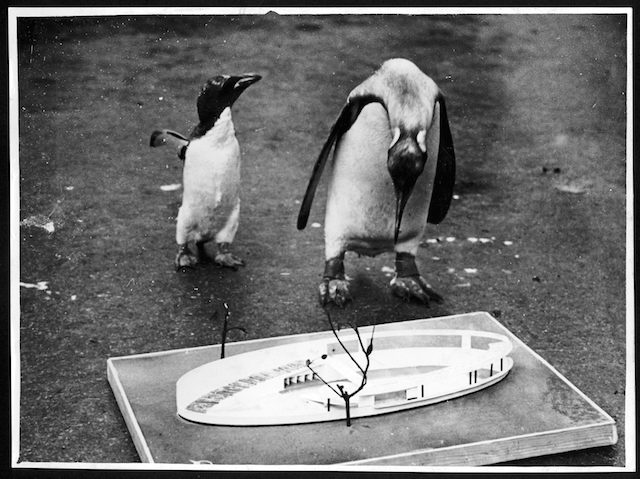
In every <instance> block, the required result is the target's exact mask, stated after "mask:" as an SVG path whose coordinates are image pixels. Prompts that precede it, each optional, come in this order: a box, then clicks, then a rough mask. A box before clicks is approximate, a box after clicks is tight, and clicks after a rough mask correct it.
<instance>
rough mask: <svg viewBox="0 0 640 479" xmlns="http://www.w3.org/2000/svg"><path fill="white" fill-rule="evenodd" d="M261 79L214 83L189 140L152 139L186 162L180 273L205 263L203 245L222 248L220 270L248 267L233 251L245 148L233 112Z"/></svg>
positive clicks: (165, 135) (202, 98)
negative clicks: (234, 104) (242, 158)
mask: <svg viewBox="0 0 640 479" xmlns="http://www.w3.org/2000/svg"><path fill="white" fill-rule="evenodd" d="M261 78H262V77H261V76H260V75H256V74H252V73H248V74H243V75H233V76H231V75H218V76H216V77H214V78H211V79H210V80H208V81H207V82H206V83H205V85H204V86H203V87H202V90H201V91H200V94H199V96H198V100H197V108H198V118H199V123H198V124H197V125H196V127H195V128H194V129H193V132H192V133H191V136H190V137H189V138H186V137H185V136H183V135H181V134H180V133H177V132H175V131H172V130H156V131H154V132H153V133H152V134H151V140H150V146H152V147H157V146H163V145H171V146H173V147H175V148H177V150H178V157H179V158H180V159H181V160H183V161H184V168H183V174H182V175H183V176H182V184H183V194H182V205H181V206H180V209H179V211H178V219H177V226H176V242H177V243H178V254H177V255H176V259H175V266H176V269H177V270H179V269H181V268H184V267H192V266H194V265H196V264H197V263H198V262H199V261H202V260H204V259H205V258H206V252H205V247H204V245H205V243H207V242H209V241H213V240H215V242H216V243H217V252H216V254H215V256H214V258H213V260H214V262H215V263H216V264H217V265H219V266H223V267H227V268H232V269H238V267H239V266H244V261H243V260H242V259H240V258H238V257H237V256H235V255H234V254H232V253H231V251H230V246H231V243H232V242H233V239H234V237H235V234H236V231H237V230H238V221H239V216H240V145H239V144H238V140H237V138H236V135H235V129H234V127H233V121H232V118H231V106H232V105H233V103H234V102H235V101H236V100H237V99H238V97H239V96H240V94H241V93H242V92H243V91H244V90H245V89H246V88H247V87H248V86H250V85H253V84H254V83H256V82H257V81H259V80H260V79H261ZM192 244H195V246H196V248H197V250H196V251H195V252H194V251H193V249H192V247H191V246H192Z"/></svg>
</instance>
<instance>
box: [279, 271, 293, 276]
mask: <svg viewBox="0 0 640 479" xmlns="http://www.w3.org/2000/svg"><path fill="white" fill-rule="evenodd" d="M289 275H291V273H289V271H283V272H282V273H280V276H289Z"/></svg>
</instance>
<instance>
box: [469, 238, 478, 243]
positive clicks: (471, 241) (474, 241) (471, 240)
mask: <svg viewBox="0 0 640 479" xmlns="http://www.w3.org/2000/svg"><path fill="white" fill-rule="evenodd" d="M467 241H468V242H469V243H477V242H478V238H474V237H473V236H471V237H470V238H467Z"/></svg>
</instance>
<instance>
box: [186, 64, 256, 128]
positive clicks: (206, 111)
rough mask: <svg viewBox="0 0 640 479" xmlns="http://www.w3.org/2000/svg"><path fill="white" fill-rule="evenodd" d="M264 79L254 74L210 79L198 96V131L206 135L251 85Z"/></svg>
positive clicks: (221, 76) (219, 76) (220, 76)
mask: <svg viewBox="0 0 640 479" xmlns="http://www.w3.org/2000/svg"><path fill="white" fill-rule="evenodd" d="M261 78H262V77H261V76H260V75H256V74H253V73H246V74H243V75H218V76H215V77H213V78H211V79H209V80H208V81H207V82H206V83H205V84H204V86H203V87H202V90H201V91H200V95H199V96H198V103H197V105H198V118H199V119H200V125H199V126H198V128H197V129H198V130H199V131H201V132H202V134H204V133H205V132H206V131H208V130H209V129H210V128H211V127H213V125H214V124H215V122H216V121H217V120H218V118H219V117H220V114H221V113H222V112H223V111H224V109H225V108H230V107H231V106H232V105H233V103H234V102H235V101H236V100H237V99H238V97H239V96H240V94H241V93H242V92H243V91H244V90H246V88H247V87H248V86H249V85H253V84H254V83H256V82H257V81H259V80H260V79H261Z"/></svg>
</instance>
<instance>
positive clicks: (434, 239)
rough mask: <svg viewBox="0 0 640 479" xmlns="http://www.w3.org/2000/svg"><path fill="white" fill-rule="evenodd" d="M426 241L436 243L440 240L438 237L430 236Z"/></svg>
mask: <svg viewBox="0 0 640 479" xmlns="http://www.w3.org/2000/svg"><path fill="white" fill-rule="evenodd" d="M426 242H427V243H431V244H434V243H437V242H438V239H437V238H429V239H427V241H426Z"/></svg>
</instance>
